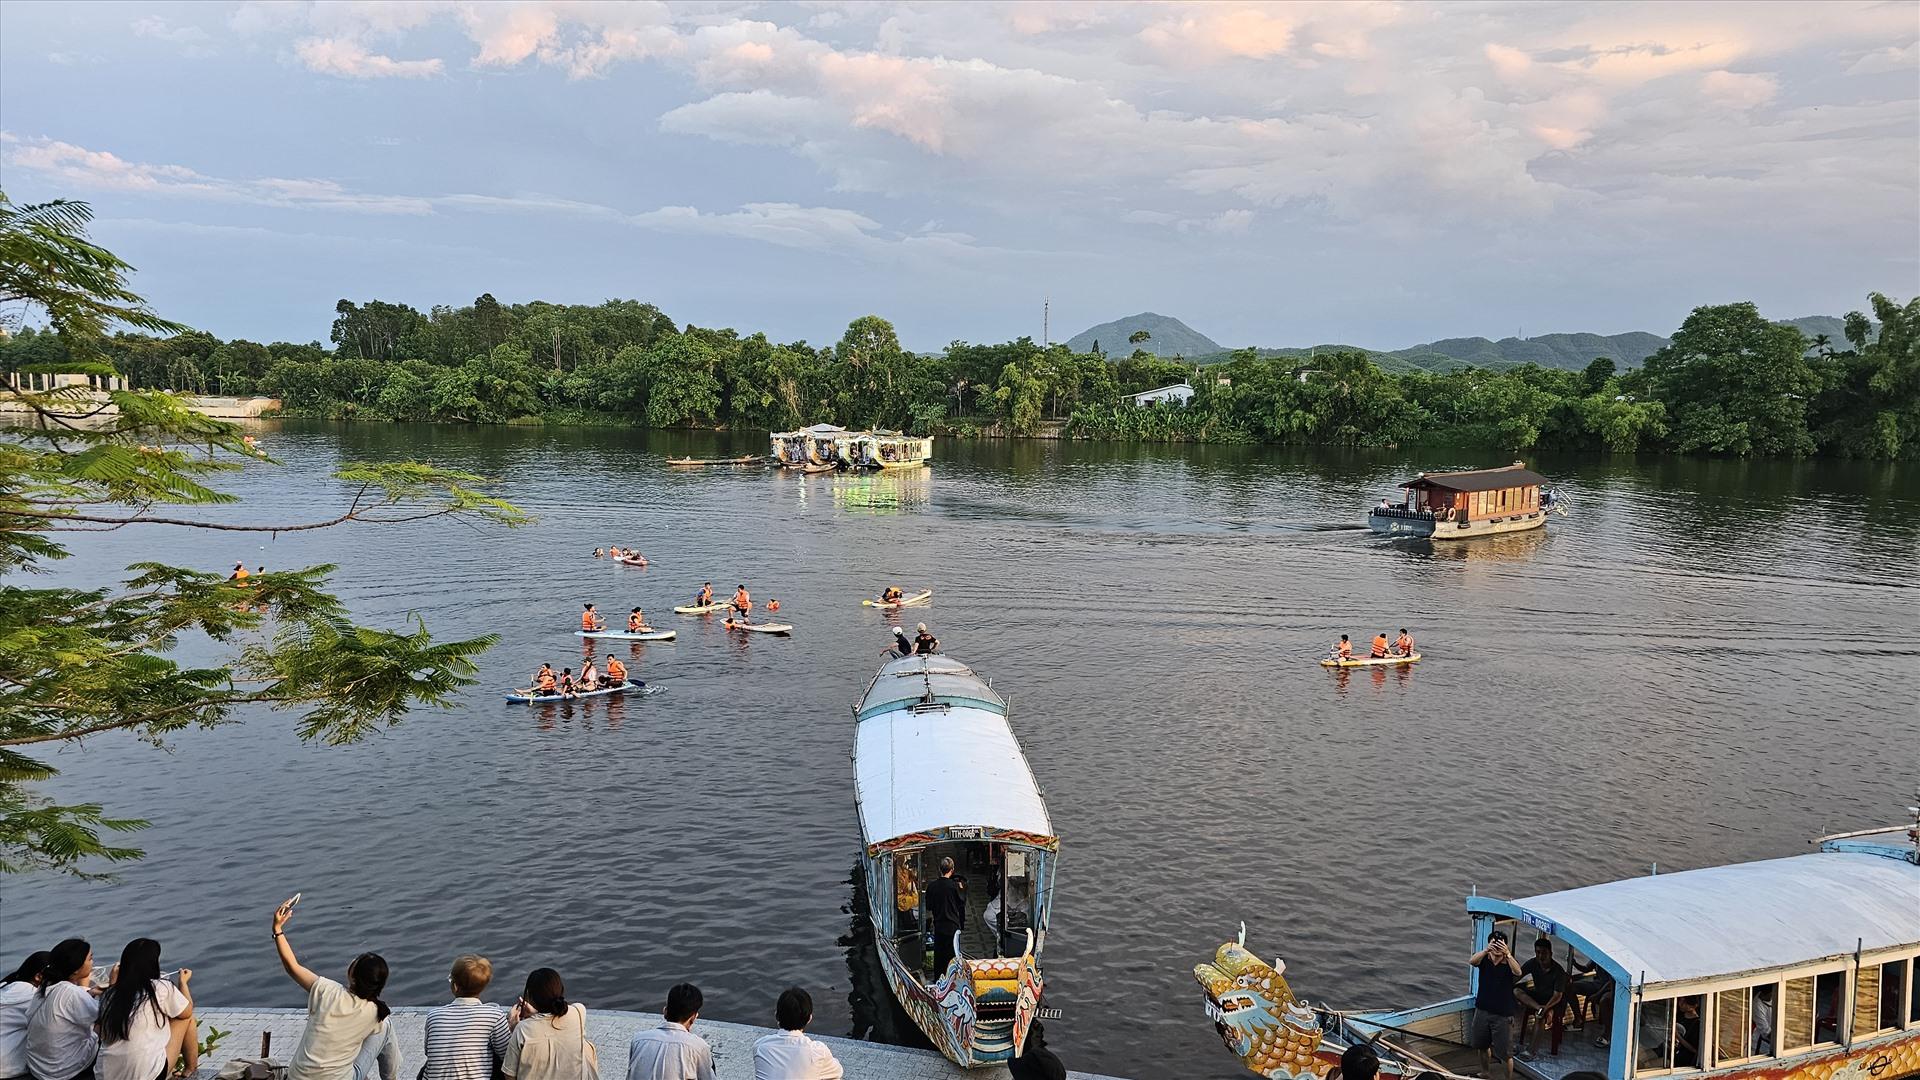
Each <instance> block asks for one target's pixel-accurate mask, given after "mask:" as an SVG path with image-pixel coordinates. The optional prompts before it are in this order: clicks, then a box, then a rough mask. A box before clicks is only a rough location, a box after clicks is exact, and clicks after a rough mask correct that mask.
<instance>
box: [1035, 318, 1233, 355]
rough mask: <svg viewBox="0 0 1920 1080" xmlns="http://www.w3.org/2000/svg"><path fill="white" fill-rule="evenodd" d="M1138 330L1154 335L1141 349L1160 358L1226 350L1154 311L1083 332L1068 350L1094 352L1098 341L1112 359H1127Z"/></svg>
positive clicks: (1178, 321) (1068, 341) (1077, 335)
mask: <svg viewBox="0 0 1920 1080" xmlns="http://www.w3.org/2000/svg"><path fill="white" fill-rule="evenodd" d="M1136 330H1145V331H1146V332H1147V333H1149V334H1152V335H1153V337H1152V339H1151V340H1149V341H1147V342H1145V343H1143V344H1142V345H1140V348H1142V349H1145V350H1146V351H1148V352H1150V353H1155V354H1157V355H1160V356H1166V357H1174V356H1186V357H1195V356H1205V355H1207V354H1209V353H1217V352H1223V351H1224V349H1223V348H1222V346H1221V345H1220V343H1219V342H1217V341H1215V340H1213V339H1212V338H1210V337H1208V336H1207V335H1205V334H1203V333H1201V332H1200V331H1198V330H1195V329H1194V328H1193V327H1191V326H1188V325H1187V324H1186V323H1183V322H1181V321H1180V320H1179V319H1175V318H1173V317H1171V316H1167V315H1156V314H1154V313H1153V312H1151V311H1143V312H1141V313H1140V314H1138V315H1129V316H1127V317H1126V318H1124V319H1115V320H1113V321H1112V322H1103V323H1101V324H1100V325H1099V326H1095V327H1092V328H1090V329H1087V330H1082V331H1081V332H1079V333H1078V334H1075V335H1073V337H1071V338H1069V339H1067V348H1069V349H1072V350H1073V351H1074V352H1077V353H1084V352H1092V351H1093V346H1094V343H1095V342H1098V343H1099V345H1100V350H1101V351H1102V352H1104V353H1106V354H1107V355H1108V356H1125V355H1127V354H1128V353H1130V352H1132V351H1133V349H1134V346H1132V345H1129V344H1127V338H1129V337H1131V336H1132V335H1133V332H1134V331H1136Z"/></svg>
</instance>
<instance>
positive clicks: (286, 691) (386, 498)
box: [0, 193, 525, 875]
mask: <svg viewBox="0 0 1920 1080" xmlns="http://www.w3.org/2000/svg"><path fill="white" fill-rule="evenodd" d="M91 217H92V214H91V212H90V211H89V210H88V208H87V206H86V205H85V204H84V203H69V202H53V203H42V204H38V205H34V206H21V207H15V206H14V205H13V204H11V203H10V202H9V201H8V200H7V198H6V195H5V194H4V193H0V301H13V302H16V303H20V304H23V305H25V306H26V307H27V308H28V310H29V311H30V313H32V314H33V315H35V316H37V317H39V318H42V319H45V320H46V321H47V322H48V323H49V324H50V325H52V326H53V327H54V329H53V330H52V331H51V332H49V333H47V334H29V335H21V336H20V338H16V339H14V340H13V341H12V342H9V343H8V344H9V347H10V348H11V349H14V350H18V349H19V348H20V346H21V344H22V342H23V340H24V344H25V345H26V347H27V348H28V349H29V350H35V351H38V353H39V355H38V356H37V358H36V360H35V361H34V366H33V367H32V368H31V369H30V373H31V374H32V375H34V376H35V377H36V378H35V379H34V380H30V381H45V380H43V379H40V378H39V377H40V376H49V377H50V376H55V375H85V376H95V377H97V376H110V375H113V374H116V372H115V370H114V368H113V367H112V366H110V365H109V362H108V361H109V358H111V359H113V360H116V361H117V360H119V359H120V358H121V357H122V356H124V355H125V352H126V350H127V349H128V348H129V346H130V344H136V343H139V342H151V343H152V344H150V345H139V346H138V347H139V348H142V349H148V350H162V349H165V348H167V347H168V345H167V343H169V342H179V341H180V340H181V339H182V338H191V337H194V336H195V335H189V334H176V335H174V336H171V337H168V338H164V339H150V338H129V337H126V336H124V335H123V336H119V337H112V338H110V337H108V331H109V330H110V329H112V328H113V327H114V326H116V325H120V326H125V325H132V326H138V327H143V328H146V329H149V330H157V331H162V332H167V331H174V330H180V329H183V328H181V327H179V326H177V325H176V324H175V323H172V322H170V321H168V320H166V319H164V318H162V317H161V316H159V315H158V314H156V313H154V312H153V311H152V310H150V309H149V308H148V306H147V305H146V303H145V302H144V301H143V300H142V299H141V298H140V296H139V295H138V294H136V293H134V292H133V291H132V290H131V289H130V287H129V285H128V280H127V278H128V274H129V272H130V271H131V270H132V268H131V267H129V266H128V265H127V264H126V263H125V262H123V261H121V260H120V259H119V258H117V257H115V256H114V255H113V254H112V253H111V252H109V251H107V250H106V249H104V248H101V247H99V246H97V245H95V244H94V243H92V242H91V241H90V240H89V239H88V238H87V234H86V225H87V223H88V221H89V220H90V219H91ZM48 343H55V344H57V345H58V350H57V355H48V354H47V350H46V346H47V344H48ZM220 347H227V345H226V343H223V344H222V345H221V346H220ZM320 362H322V363H327V362H331V361H320ZM149 379H150V381H149V382H148V384H147V385H149V386H152V385H153V384H154V382H155V381H159V377H158V376H154V375H150V376H149ZM0 403H5V404H6V405H7V406H9V408H10V410H12V411H16V412H23V413H25V414H26V415H27V416H28V417H29V418H30V422H29V423H26V424H23V425H18V426H15V427H13V428H11V429H10V434H9V437H8V438H6V439H5V440H0V874H7V873H19V872H23V871H32V870H52V871H57V872H67V873H76V874H82V875H88V874H92V873H95V872H96V869H95V868H96V867H97V866H98V865H100V864H101V863H103V862H112V861H116V860H124V859H130V858H135V857H137V856H138V855H139V854H140V852H139V850H138V849H137V848H134V847H132V846H129V845H127V844H125V843H123V842H121V841H120V840H118V839H116V838H115V837H114V834H125V833H129V832H134V831H137V830H138V829H140V828H142V827H143V826H144V825H145V824H146V823H145V822H143V821H141V820H140V819H138V818H135V817H129V816H123V815H124V814H125V809H124V808H123V807H118V806H111V807H110V806H108V805H104V804H103V802H96V801H86V802H76V803H66V804H62V803H57V802H55V801H53V800H52V799H50V798H47V797H46V796H45V795H43V794H41V792H40V789H39V785H40V784H41V783H43V782H45V781H47V780H50V779H52V778H53V777H55V776H56V775H58V772H59V769H58V766H57V765H56V764H55V762H56V761H57V760H58V752H59V751H62V750H68V749H72V748H75V747H77V746H79V745H80V744H81V743H83V742H84V741H85V740H87V739H91V738H98V737H111V736H112V735H115V734H118V735H129V734H130V735H133V736H136V737H138V738H140V739H143V740H146V741H148V742H152V743H155V744H158V745H165V744H166V742H167V740H168V739H169V738H170V737H172V736H174V735H176V734H178V733H180V732H182V731H184V730H186V729H187V728H190V727H214V726H217V725H220V724H224V723H227V722H230V721H232V720H235V719H238V718H240V717H241V716H243V715H246V713H247V712H248V711H249V707H252V708H253V709H258V708H261V707H266V708H272V709H276V710H282V711H290V712H292V713H294V714H295V716H296V717H297V728H298V731H299V733H300V736H301V737H302V738H305V739H317V740H321V741H325V742H328V743H342V742H351V741H353V740H355V739H358V738H361V737H362V736H364V735H366V734H368V733H369V732H371V731H374V730H377V729H379V728H381V727H384V726H386V725H388V724H392V723H395V722H397V721H398V720H400V719H401V718H402V717H404V716H405V715H406V714H407V713H408V712H409V711H410V710H411V709H413V708H415V707H418V706H422V705H427V706H444V705H446V704H448V703H449V702H450V701H451V700H452V698H453V695H454V693H455V692H456V691H457V690H459V689H460V688H461V687H463V686H466V685H469V684H470V683H472V682H473V678H474V673H475V671H476V670H477V667H476V664H475V657H477V656H478V655H479V654H480V653H481V652H482V651H483V650H485V649H486V648H487V647H488V646H490V645H492V644H493V641H494V639H493V638H491V637H481V638H474V639H470V640H464V641H442V640H438V639H435V638H433V637H432V636H431V635H430V634H429V633H428V632H427V629H426V627H424V626H422V625H420V624H419V622H418V620H415V621H414V622H413V623H412V625H408V626H405V627H402V628H400V629H397V630H390V629H382V628H378V627H368V626H359V625H356V624H354V623H353V622H352V621H351V619H350V616H349V613H348V611H347V609H346V607H345V606H344V605H343V604H342V603H341V602H340V601H339V600H338V599H336V598H335V597H334V596H333V595H332V594H331V593H330V592H329V591H328V589H327V576H328V574H329V572H330V571H331V570H332V567H329V566H316V567H306V568H296V569H289V568H284V567H275V568H274V569H273V570H272V571H270V572H253V571H249V570H248V569H247V568H245V567H243V566H237V565H236V566H235V567H234V569H233V571H232V572H231V573H228V572H226V571H225V564H224V562H220V563H217V564H216V566H215V567H208V566H206V565H202V566H199V567H177V566H164V565H161V564H160V563H155V562H142V563H136V564H135V565H133V566H130V567H128V568H127V578H126V580H125V581H124V582H123V583H122V584H120V585H118V586H115V585H110V584H108V583H106V582H101V583H100V585H99V586H98V587H93V588H27V587H24V586H23V585H22V584H21V582H22V581H23V580H30V575H32V574H33V573H35V572H38V571H43V570H45V569H46V564H47V563H49V562H51V561H53V560H56V559H62V558H65V557H66V556H67V555H68V554H69V551H68V545H69V544H75V545H80V544H84V543H85V542H86V541H85V539H84V535H83V534H86V533H97V532H106V531H114V530H119V529H127V528H135V529H137V528H141V527H151V526H154V525H165V526H173V527H181V528H187V529H191V530H193V531H194V532H195V534H196V535H197V536H200V537H202V538H204V539H206V540H207V541H209V542H213V541H216V540H217V539H218V538H220V537H223V536H225V537H231V536H232V534H241V535H245V534H248V533H279V532H288V531H300V530H308V529H321V528H328V527H330V526H334V525H340V524H345V523H347V522H361V523H378V522H403V521H418V520H422V519H427V518H453V519H458V520H466V521H471V522H490V523H496V524H505V525H512V524H517V523H519V522H521V521H524V520H525V516H524V515H522V514H521V513H520V512H519V511H518V510H517V509H515V508H514V507H513V506H511V505H509V504H507V503H504V502H501V501H499V500H498V499H494V498H492V497H490V496H488V495H486V494H485V493H483V492H482V491H480V490H479V485H480V484H481V480H480V478H479V477H476V476H470V475H467V474H464V473H456V472H450V471H447V470H443V469H437V468H434V467H432V466H428V465H421V464H415V463H412V462H383V463H377V464H347V465H345V466H343V467H342V468H341V469H340V470H338V472H336V474H335V476H336V479H338V480H339V482H340V485H341V486H340V491H341V505H340V507H339V509H338V512H337V513H336V514H333V515H330V516H328V517H325V518H322V519H321V520H317V521H312V520H309V521H302V520H290V521H282V522H277V523H271V522H270V523H252V524H249V523H246V522H245V521H242V520H236V519H235V518H233V517H232V516H227V515H222V514H220V513H218V512H217V511H215V512H207V511H206V510H205V508H207V507H211V506H215V505H218V504H225V503H231V502H233V501H234V497H233V496H232V495H229V494H227V493H224V492H221V491H219V490H218V489H217V488H216V487H215V486H214V485H215V484H217V483H218V481H219V479H220V477H221V476H223V475H225V474H228V473H231V472H234V471H237V470H239V469H242V468H256V467H265V466H267V465H268V464H270V462H268V461H267V459H266V458H265V455H263V454H262V453H260V452H259V451H258V450H256V449H255V448H254V447H253V445H252V440H251V439H250V438H249V437H248V436H247V434H246V433H245V431H243V430H242V429H241V428H240V427H239V426H238V425H235V424H230V423H225V422H223V421H219V420H214V419H210V418H208V417H206V416H202V415H200V414H199V413H197V412H194V411H192V410H191V409H189V408H188V407H187V405H186V403H185V402H183V401H182V400H181V399H180V398H179V397H177V396H175V395H171V394H168V393H165V392H163V391H160V390H154V389H144V390H113V391H110V392H109V393H108V394H107V398H106V400H105V401H104V402H103V401H100V400H97V399H96V398H95V396H94V395H93V394H91V393H89V392H88V391H87V389H86V387H85V385H84V384H79V385H71V386H57V387H53V388H49V389H31V388H27V387H23V386H18V385H12V384H6V385H0ZM109 406H111V408H109ZM177 506H197V507H201V508H203V509H202V511H200V512H199V513H194V512H175V511H171V510H170V509H169V508H170V507H177ZM182 513H184V515H185V516H180V515H181V514H182ZM202 515H204V516H202ZM251 543H252V542H251V541H249V542H248V547H250V546H251ZM208 550H209V551H210V552H212V551H216V550H219V549H218V548H216V547H213V546H209V548H208ZM235 550H246V549H245V548H242V547H240V545H238V544H234V543H231V542H230V541H229V543H228V544H227V545H226V547H225V551H226V552H227V553H231V552H233V551H235ZM227 557H231V555H230V554H228V555H227ZM209 558H210V559H220V558H221V556H220V555H210V556H209ZM261 569H262V570H264V568H261ZM183 642H191V643H193V644H194V645H195V646H197V647H203V646H205V645H206V644H208V643H212V644H213V645H214V646H215V647H216V648H221V647H223V648H224V649H225V651H226V652H227V655H226V656H224V657H222V658H221V659H218V660H216V661H214V662H213V663H211V664H208V665H206V666H201V665H200V664H197V663H196V664H193V665H188V664H183V663H182V662H181V659H180V657H179V655H178V650H179V648H180V646H181V645H182V643H183ZM254 715H258V713H257V712H255V713H254ZM127 797H129V796H128V793H126V792H120V791H115V792H113V793H112V794H111V795H110V796H109V798H110V800H111V801H113V802H121V801H123V800H124V799H126V798H127Z"/></svg>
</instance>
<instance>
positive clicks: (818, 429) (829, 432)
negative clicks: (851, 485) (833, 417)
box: [769, 424, 853, 469]
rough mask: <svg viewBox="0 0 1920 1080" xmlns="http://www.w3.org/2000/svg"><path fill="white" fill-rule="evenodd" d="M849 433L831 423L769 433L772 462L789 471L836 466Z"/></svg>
mask: <svg viewBox="0 0 1920 1080" xmlns="http://www.w3.org/2000/svg"><path fill="white" fill-rule="evenodd" d="M852 435H853V433H852V432H850V431H848V430H847V429H846V428H843V427H836V426H834V425H833V424H815V425H813V426H812V427H804V428H801V429H800V430H798V431H776V432H773V433H772V435H771V436H770V438H769V441H770V442H771V443H772V444H773V459H774V460H775V461H777V462H779V463H780V464H781V465H782V466H784V467H786V468H789V469H804V468H806V467H808V466H810V465H811V466H820V465H826V466H837V465H840V464H841V463H842V462H843V461H844V460H845V459H846V457H847V451H846V447H847V441H848V440H849V439H850V438H851V437H852Z"/></svg>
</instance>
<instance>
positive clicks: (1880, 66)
mask: <svg viewBox="0 0 1920 1080" xmlns="http://www.w3.org/2000/svg"><path fill="white" fill-rule="evenodd" d="M1916 70H1920V41H1909V42H1907V44H1906V45H1904V46H1899V45H1889V46H1887V47H1886V48H1884V49H1875V50H1873V51H1872V52H1869V53H1865V54H1862V55H1861V57H1860V59H1858V60H1855V61H1854V62H1853V63H1851V64H1849V65H1848V66H1847V74H1849V75H1880V74H1884V73H1886V72H1889V71H1903V72H1906V73H1908V74H1912V73H1913V72H1914V71H1916Z"/></svg>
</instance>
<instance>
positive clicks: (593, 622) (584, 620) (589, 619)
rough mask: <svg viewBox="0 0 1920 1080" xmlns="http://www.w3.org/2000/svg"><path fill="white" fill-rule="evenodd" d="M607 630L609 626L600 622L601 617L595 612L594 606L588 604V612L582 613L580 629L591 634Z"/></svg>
mask: <svg viewBox="0 0 1920 1080" xmlns="http://www.w3.org/2000/svg"><path fill="white" fill-rule="evenodd" d="M606 628H607V624H606V623H604V622H602V621H601V620H600V615H599V613H598V612H596V611H594V610H593V605H592V604H588V605H587V610H585V611H582V612H581V613H580V629H582V630H585V631H586V632H587V633H589V634H597V633H599V632H600V631H602V630H605V629H606Z"/></svg>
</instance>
